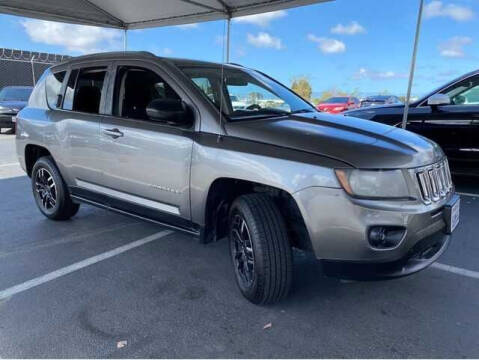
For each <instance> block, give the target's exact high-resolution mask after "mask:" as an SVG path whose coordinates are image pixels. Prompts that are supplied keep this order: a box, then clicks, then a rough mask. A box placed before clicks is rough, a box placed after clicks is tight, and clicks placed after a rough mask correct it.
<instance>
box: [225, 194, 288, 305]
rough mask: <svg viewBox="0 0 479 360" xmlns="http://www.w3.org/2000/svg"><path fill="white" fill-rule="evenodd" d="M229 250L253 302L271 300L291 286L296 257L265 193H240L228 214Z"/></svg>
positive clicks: (244, 291) (243, 290)
mask: <svg viewBox="0 0 479 360" xmlns="http://www.w3.org/2000/svg"><path fill="white" fill-rule="evenodd" d="M229 243H230V253H231V259H232V263H233V268H234V272H235V277H236V282H237V284H238V287H239V289H240V291H241V293H242V294H243V296H244V297H246V298H247V299H248V300H249V301H251V302H252V303H254V304H272V303H275V302H278V301H280V300H281V299H283V298H285V297H286V296H287V295H288V293H289V290H290V287H291V279H292V272H293V261H292V254H291V245H290V243H289V239H288V233H287V231H286V225H285V222H284V219H283V217H282V216H281V213H280V212H279V210H278V208H277V206H276V204H275V203H274V202H273V200H272V199H271V198H270V197H268V196H267V195H264V194H249V195H242V196H240V197H238V198H237V199H236V200H235V201H234V202H233V204H232V206H231V209H230V214H229Z"/></svg>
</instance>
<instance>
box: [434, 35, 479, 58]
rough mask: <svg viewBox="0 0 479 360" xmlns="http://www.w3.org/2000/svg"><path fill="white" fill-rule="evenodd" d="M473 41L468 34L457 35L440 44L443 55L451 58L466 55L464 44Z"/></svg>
mask: <svg viewBox="0 0 479 360" xmlns="http://www.w3.org/2000/svg"><path fill="white" fill-rule="evenodd" d="M470 43H472V39H471V38H470V37H467V36H455V37H453V38H451V39H449V40H446V41H444V42H443V43H441V44H439V52H440V54H441V56H444V57H450V58H461V57H464V46H466V45H469V44H470Z"/></svg>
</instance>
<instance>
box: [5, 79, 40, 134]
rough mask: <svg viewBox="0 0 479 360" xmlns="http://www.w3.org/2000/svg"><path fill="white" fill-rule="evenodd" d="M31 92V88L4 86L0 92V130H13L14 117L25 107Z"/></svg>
mask: <svg viewBox="0 0 479 360" xmlns="http://www.w3.org/2000/svg"><path fill="white" fill-rule="evenodd" d="M32 90H33V88H32V87H31V86H5V87H4V88H2V90H0V130H1V129H2V128H6V129H11V130H14V129H15V123H14V119H15V116H16V115H17V113H18V112H19V111H20V110H21V109H23V108H24V107H25V105H27V101H28V98H29V97H30V94H31V92H32Z"/></svg>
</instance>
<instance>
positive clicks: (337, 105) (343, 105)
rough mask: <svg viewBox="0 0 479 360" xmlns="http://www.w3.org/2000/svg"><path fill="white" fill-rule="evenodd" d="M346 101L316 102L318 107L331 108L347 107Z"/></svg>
mask: <svg viewBox="0 0 479 360" xmlns="http://www.w3.org/2000/svg"><path fill="white" fill-rule="evenodd" d="M347 106H348V104H347V103H327V104H318V107H322V108H333V107H347Z"/></svg>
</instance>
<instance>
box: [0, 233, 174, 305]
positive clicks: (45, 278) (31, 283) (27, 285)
mask: <svg viewBox="0 0 479 360" xmlns="http://www.w3.org/2000/svg"><path fill="white" fill-rule="evenodd" d="M173 232H174V231H171V230H164V231H160V232H158V233H155V234H153V235H150V236H147V237H145V238H143V239H139V240H136V241H133V242H131V243H129V244H126V245H123V246H120V247H118V248H116V249H113V250H110V251H107V252H104V253H102V254H99V255H95V256H92V257H90V258H88V259H85V260H82V261H79V262H76V263H74V264H71V265H69V266H66V267H64V268H61V269H58V270H55V271H52V272H50V273H48V274H45V275H42V276H39V277H37V278H34V279H31V280H28V281H26V282H24V283H22V284H18V285H15V286H12V287H10V288H8V289H5V290H2V291H0V300H4V299H6V298H8V297H10V296H13V295H15V294H18V293H21V292H24V291H26V290H28V289H31V288H33V287H36V286H38V285H41V284H44V283H46V282H49V281H52V280H55V279H57V278H59V277H62V276H65V275H67V274H70V273H72V272H74V271H77V270H80V269H83V268H85V267H87V266H90V265H93V264H96V263H97V262H100V261H103V260H106V259H109V258H111V257H113V256H116V255H119V254H122V253H124V252H125V251H128V250H131V249H134V248H137V247H139V246H142V245H145V244H147V243H149V242H152V241H155V240H159V239H161V238H163V237H165V236H167V235H170V234H172V233H173Z"/></svg>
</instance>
